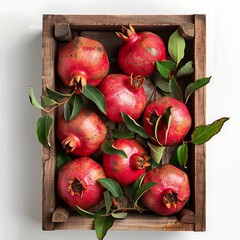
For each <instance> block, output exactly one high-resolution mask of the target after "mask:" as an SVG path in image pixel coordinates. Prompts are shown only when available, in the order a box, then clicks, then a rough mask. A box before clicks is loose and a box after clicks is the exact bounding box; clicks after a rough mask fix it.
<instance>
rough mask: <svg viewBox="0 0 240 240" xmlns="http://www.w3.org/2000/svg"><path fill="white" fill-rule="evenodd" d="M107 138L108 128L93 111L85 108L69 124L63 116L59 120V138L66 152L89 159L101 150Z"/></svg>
mask: <svg viewBox="0 0 240 240" xmlns="http://www.w3.org/2000/svg"><path fill="white" fill-rule="evenodd" d="M106 136H107V128H106V126H105V124H104V123H103V121H102V120H101V119H100V117H99V116H98V115H97V114H96V113H95V112H94V111H92V110H89V109H86V108H83V109H82V110H81V111H80V112H79V114H78V115H77V116H76V117H75V118H74V119H72V120H70V121H69V122H67V121H66V120H65V119H64V116H63V115H62V116H61V117H60V118H59V120H58V125H57V137H58V139H59V140H60V142H61V143H62V146H63V148H64V149H65V150H66V152H68V153H71V154H72V155H75V156H82V157H87V156H90V155H91V154H93V153H95V152H96V151H98V150H99V149H100V148H101V145H102V143H103V142H104V141H105V139H106Z"/></svg>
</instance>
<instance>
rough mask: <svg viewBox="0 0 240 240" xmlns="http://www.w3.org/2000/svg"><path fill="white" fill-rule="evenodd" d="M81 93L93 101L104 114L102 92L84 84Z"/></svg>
mask: <svg viewBox="0 0 240 240" xmlns="http://www.w3.org/2000/svg"><path fill="white" fill-rule="evenodd" d="M82 94H83V95H84V96H85V97H86V98H88V99H90V100H91V101H93V102H94V103H95V104H96V105H97V107H98V108H99V110H100V111H102V112H103V113H105V114H106V102H105V97H104V96H103V94H102V93H101V92H100V91H99V90H98V89H97V88H96V87H94V86H91V85H86V86H85V87H84V88H83V90H82Z"/></svg>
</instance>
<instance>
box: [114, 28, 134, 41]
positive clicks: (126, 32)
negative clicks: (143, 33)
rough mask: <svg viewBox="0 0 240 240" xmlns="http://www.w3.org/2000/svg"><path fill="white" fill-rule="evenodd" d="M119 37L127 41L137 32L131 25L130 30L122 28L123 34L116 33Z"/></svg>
mask: <svg viewBox="0 0 240 240" xmlns="http://www.w3.org/2000/svg"><path fill="white" fill-rule="evenodd" d="M116 34H117V36H118V37H119V38H121V39H122V40H123V41H127V40H128V39H129V38H131V37H132V36H135V35H136V31H135V29H134V28H133V26H132V25H131V24H129V28H126V27H125V26H122V33H121V32H116Z"/></svg>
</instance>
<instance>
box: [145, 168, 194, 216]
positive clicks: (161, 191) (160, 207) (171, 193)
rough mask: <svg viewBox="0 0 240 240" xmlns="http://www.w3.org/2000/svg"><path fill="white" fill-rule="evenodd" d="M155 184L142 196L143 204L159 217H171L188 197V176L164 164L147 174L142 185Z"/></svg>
mask: <svg viewBox="0 0 240 240" xmlns="http://www.w3.org/2000/svg"><path fill="white" fill-rule="evenodd" d="M147 182H157V183H158V185H156V186H154V187H152V188H150V189H149V190H148V191H147V192H146V193H145V194H144V195H143V196H142V198H141V199H142V202H143V204H144V205H145V206H146V207H147V208H148V209H150V210H151V211H153V212H154V213H156V214H159V215H172V214H175V213H177V212H179V211H180V210H181V209H182V208H183V207H184V206H185V204H186V203H187V201H188V199H189V196H190V185H189V180H188V176H187V174H186V173H185V172H183V171H182V170H180V169H179V168H177V167H175V166H173V165H170V164H164V165H162V166H161V167H158V168H154V169H152V170H150V171H148V172H147V174H146V176H145V177H144V180H143V184H144V183H147Z"/></svg>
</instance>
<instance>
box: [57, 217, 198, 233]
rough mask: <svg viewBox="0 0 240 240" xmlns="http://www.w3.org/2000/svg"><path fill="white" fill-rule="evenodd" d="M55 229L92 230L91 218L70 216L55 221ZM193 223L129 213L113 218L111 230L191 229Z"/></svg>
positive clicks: (174, 218) (172, 218) (173, 218)
mask: <svg viewBox="0 0 240 240" xmlns="http://www.w3.org/2000/svg"><path fill="white" fill-rule="evenodd" d="M55 229H57V230H64V229H70V230H83V229H84V230H92V229H93V219H91V218H86V217H83V216H79V215H73V216H70V217H69V219H68V222H67V223H56V224H55ZM193 229H194V224H192V223H181V222H180V221H178V219H177V218H176V217H175V216H169V217H160V216H157V215H153V214H149V215H146V214H138V213H130V214H129V215H128V217H127V218H126V219H125V220H115V221H114V224H113V226H112V228H111V230H161V231H172V230H174V231H193Z"/></svg>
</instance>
